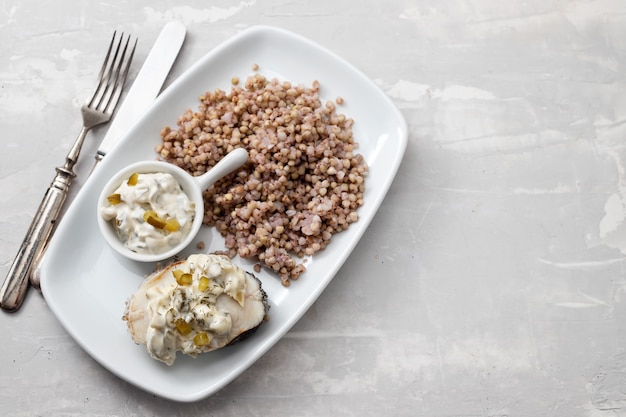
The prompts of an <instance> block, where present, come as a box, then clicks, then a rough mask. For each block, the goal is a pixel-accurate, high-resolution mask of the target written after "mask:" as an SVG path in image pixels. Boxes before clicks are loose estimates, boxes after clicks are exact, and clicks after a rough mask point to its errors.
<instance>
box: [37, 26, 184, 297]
mask: <svg viewBox="0 0 626 417" xmlns="http://www.w3.org/2000/svg"><path fill="white" fill-rule="evenodd" d="M185 34H186V28H185V26H184V25H183V24H182V23H180V22H170V23H168V24H166V25H165V27H164V28H163V29H162V30H161V33H160V34H159V36H158V37H157V39H156V41H155V43H154V46H153V47H152V49H151V50H150V52H149V53H148V56H147V58H146V60H145V61H144V63H143V65H142V66H141V69H140V70H139V72H138V73H137V77H136V78H135V81H133V84H132V86H131V87H130V89H129V90H128V94H127V95H126V98H124V101H123V102H122V104H121V105H120V108H119V109H118V110H117V111H116V113H115V118H114V119H113V120H112V121H111V125H110V127H109V129H108V130H107V133H106V135H105V136H104V139H102V142H101V143H100V146H99V147H98V150H97V151H96V155H95V159H96V162H95V163H94V166H93V168H92V170H91V172H93V170H94V169H95V168H96V167H97V166H98V163H99V162H100V161H101V160H102V158H104V156H105V155H106V154H107V152H109V151H110V150H111V149H113V147H114V146H115V144H116V143H117V141H118V140H119V139H120V138H121V136H122V135H123V134H124V133H125V132H126V130H127V129H128V128H129V127H130V126H132V125H133V123H135V122H136V121H137V119H138V118H139V117H140V116H141V115H142V114H143V113H144V112H145V111H146V109H147V108H148V107H149V106H150V104H151V103H152V102H153V101H154V99H155V98H156V97H157V96H158V94H159V93H160V92H161V89H162V87H163V82H164V81H165V78H167V75H168V74H169V72H170V69H171V67H172V65H173V64H174V61H175V60H176V57H177V56H178V52H179V51H180V48H181V46H182V45H183V41H184V40H185ZM53 233H54V232H53ZM46 248H47V243H46V246H45V247H44V249H43V251H42V255H41V256H40V257H39V259H36V260H35V262H34V264H33V268H32V272H31V275H30V283H31V284H32V285H33V287H35V288H37V289H39V286H40V282H41V269H40V268H39V266H40V265H41V261H42V260H43V257H44V256H45V252H46Z"/></svg>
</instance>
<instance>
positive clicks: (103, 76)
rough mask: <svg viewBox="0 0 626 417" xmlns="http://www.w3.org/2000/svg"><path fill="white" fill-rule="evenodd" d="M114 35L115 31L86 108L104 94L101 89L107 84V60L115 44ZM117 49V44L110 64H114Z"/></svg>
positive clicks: (108, 67) (108, 73) (108, 72)
mask: <svg viewBox="0 0 626 417" xmlns="http://www.w3.org/2000/svg"><path fill="white" fill-rule="evenodd" d="M116 35H117V31H114V32H113V37H112V38H111V43H110V44H109V49H108V50H107V54H106V56H105V57H104V62H103V63H102V68H100V74H98V85H97V86H96V90H95V91H94V93H93V95H92V96H91V98H90V99H89V100H87V103H86V104H87V106H89V107H91V106H92V105H93V103H94V102H96V98H98V97H101V95H102V94H103V92H104V90H103V87H105V86H106V84H107V82H108V78H109V75H110V72H111V70H110V68H111V67H110V66H109V59H110V58H111V51H113V45H114V44H115V36H116ZM119 48H120V46H119V43H118V45H117V48H115V56H114V57H113V61H112V62H115V57H116V56H117V51H118V50H119ZM107 69H108V71H107ZM98 100H99V98H98Z"/></svg>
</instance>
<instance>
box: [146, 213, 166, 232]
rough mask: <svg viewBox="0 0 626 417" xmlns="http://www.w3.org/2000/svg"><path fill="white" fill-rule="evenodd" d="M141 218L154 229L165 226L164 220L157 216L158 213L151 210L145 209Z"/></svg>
mask: <svg viewBox="0 0 626 417" xmlns="http://www.w3.org/2000/svg"><path fill="white" fill-rule="evenodd" d="M143 219H144V220H145V221H146V223H148V224H149V225H151V226H153V227H154V228H155V229H164V228H165V224H166V221H165V220H164V219H162V218H161V217H159V215H158V214H156V212H154V211H152V210H146V211H145V213H144V214H143Z"/></svg>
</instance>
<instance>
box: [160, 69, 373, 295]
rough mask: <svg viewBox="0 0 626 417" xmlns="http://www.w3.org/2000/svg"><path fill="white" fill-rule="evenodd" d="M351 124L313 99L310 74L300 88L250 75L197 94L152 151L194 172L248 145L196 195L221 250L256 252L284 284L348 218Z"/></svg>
mask: <svg viewBox="0 0 626 417" xmlns="http://www.w3.org/2000/svg"><path fill="white" fill-rule="evenodd" d="M337 102H342V100H337ZM353 123H354V122H353V120H352V119H350V118H347V117H346V116H345V115H343V114H338V113H337V112H336V106H335V103H334V102H332V101H328V102H326V103H324V104H322V102H321V100H320V98H319V83H318V82H317V81H314V82H313V84H312V87H310V88H309V87H304V86H303V85H292V84H291V83H289V82H280V81H278V80H277V79H272V80H268V79H266V78H265V77H264V76H262V75H260V74H255V75H253V76H250V77H248V78H247V80H246V82H245V86H240V83H234V82H233V86H232V87H231V92H230V93H227V92H225V91H222V90H219V89H217V90H215V91H214V92H207V93H205V94H204V95H202V96H201V97H200V105H199V107H198V110H197V111H191V110H187V111H186V112H185V113H184V114H183V115H182V116H181V117H180V119H179V120H178V122H177V124H178V128H177V129H171V128H170V127H169V126H166V127H164V128H163V130H162V132H161V138H162V142H161V143H160V144H159V145H158V146H157V147H156V151H157V152H158V153H159V154H160V156H161V157H162V158H163V159H164V160H167V161H169V162H171V163H173V164H176V165H178V166H180V167H182V168H183V169H185V170H187V171H188V172H190V173H191V174H193V175H200V174H203V173H204V172H206V171H207V170H209V169H210V168H211V167H212V166H213V165H215V164H216V163H217V162H218V161H219V160H220V159H222V157H223V156H224V155H225V154H226V153H228V152H230V151H231V150H233V149H235V148H238V147H245V148H246V149H247V150H248V152H249V154H250V158H249V161H248V162H247V163H246V164H245V165H244V166H243V167H242V168H241V169H240V170H238V171H236V172H234V173H232V174H230V175H228V176H227V177H225V178H223V179H221V180H220V181H218V182H217V183H216V184H215V185H214V186H213V187H211V188H210V189H209V190H207V191H206V192H205V194H204V197H205V204H206V212H205V217H204V222H205V224H207V225H210V226H215V227H216V228H217V230H218V231H219V232H220V233H221V234H222V235H223V236H224V237H225V241H226V247H227V248H228V249H229V252H230V255H231V256H234V255H235V254H238V255H239V256H241V257H244V258H257V259H258V260H259V261H260V262H262V263H263V264H264V265H265V266H266V267H267V268H270V269H271V270H273V271H275V272H276V273H277V274H278V275H279V276H280V278H281V280H282V283H283V284H284V285H289V282H290V280H292V279H297V278H298V276H299V275H300V274H301V273H302V272H304V271H305V266H304V265H303V263H302V261H297V260H296V257H297V258H302V257H304V256H310V255H313V254H314V253H315V252H317V251H319V250H322V249H324V248H325V247H326V246H327V245H328V244H329V243H330V240H331V237H332V236H333V234H335V233H337V232H340V231H342V230H345V229H346V228H347V227H348V226H349V225H350V224H351V223H353V222H355V221H357V220H358V214H357V209H358V207H360V206H361V205H362V204H363V192H364V190H365V176H366V174H367V164H366V163H365V160H364V159H363V157H362V155H360V154H358V153H356V147H357V143H356V142H355V141H354V138H353V136H352V125H353Z"/></svg>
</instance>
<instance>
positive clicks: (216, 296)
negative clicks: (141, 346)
mask: <svg viewBox="0 0 626 417" xmlns="http://www.w3.org/2000/svg"><path fill="white" fill-rule="evenodd" d="M178 269H180V270H182V271H183V272H185V273H189V274H191V275H192V277H193V278H192V283H191V284H190V285H178V284H177V282H176V281H175V280H174V279H172V280H171V281H172V282H171V285H169V286H166V287H156V288H152V289H150V290H149V291H148V292H147V296H148V306H147V308H148V311H149V313H150V314H149V315H150V317H151V320H150V324H149V326H148V331H147V335H146V348H147V350H148V353H150V355H151V356H152V357H153V358H155V359H159V360H161V361H163V362H165V363H167V364H168V365H171V364H172V363H173V362H174V360H175V359H176V351H177V350H180V351H182V352H183V353H185V354H188V355H191V356H195V355H197V354H199V353H202V352H206V351H208V350H211V349H215V348H219V347H222V346H223V345H225V344H227V343H228V342H229V341H230V340H232V338H233V334H238V332H240V331H241V329H240V328H239V326H241V325H242V323H241V322H240V323H239V326H236V328H234V327H233V318H235V317H238V318H240V319H241V311H242V309H243V307H244V303H245V299H244V294H245V292H246V276H245V272H244V271H243V270H242V269H241V268H239V267H237V266H236V265H234V264H233V263H231V262H230V260H229V259H228V258H226V257H224V256H219V255H203V254H198V255H191V256H190V257H189V258H188V259H187V262H185V263H183V264H182V265H181V266H180V267H179V268H178ZM202 277H206V278H208V279H209V285H208V286H207V288H206V289H205V290H204V291H201V290H200V289H199V288H198V284H199V282H200V279H201V278H202ZM180 318H182V319H184V320H185V321H186V322H187V323H188V324H189V325H190V326H191V327H192V328H193V331H191V332H190V333H189V334H187V335H181V334H180V332H179V331H178V330H177V328H176V323H175V322H176V320H177V319H180ZM199 331H201V332H205V333H207V335H208V336H209V339H210V341H211V342H210V344H209V345H208V346H196V345H195V343H194V340H193V339H194V336H195V335H196V334H197V333H198V332H199Z"/></svg>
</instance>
